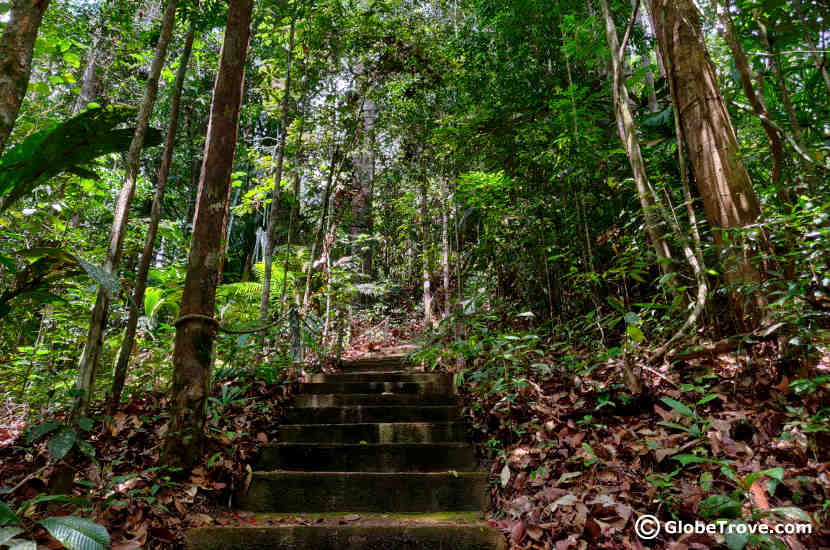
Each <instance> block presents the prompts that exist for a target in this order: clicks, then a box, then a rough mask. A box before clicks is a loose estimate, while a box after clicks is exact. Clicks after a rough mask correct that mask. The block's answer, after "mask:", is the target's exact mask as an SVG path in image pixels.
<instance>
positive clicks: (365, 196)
mask: <svg viewBox="0 0 830 550" xmlns="http://www.w3.org/2000/svg"><path fill="white" fill-rule="evenodd" d="M364 97H365V94H364ZM374 125H375V104H374V102H373V101H372V100H371V99H369V98H366V99H365V100H364V109H363V117H362V119H361V130H362V132H361V133H362V134H363V146H362V147H361V148H360V150H359V151H358V152H357V153H356V154H355V155H354V156H353V158H352V165H353V167H354V180H355V194H354V196H353V197H352V204H351V206H352V238H353V239H354V241H355V244H354V245H353V252H352V253H353V254H354V255H356V256H357V257H359V258H360V263H361V266H360V268H361V271H362V272H363V274H364V275H371V274H372V254H373V245H372V244H371V242H369V243H358V242H357V241H358V239H359V238H360V236H361V235H363V236H367V237H368V236H369V235H371V233H372V193H373V191H374V189H373V188H374V154H373V152H372V131H373V128H374Z"/></svg>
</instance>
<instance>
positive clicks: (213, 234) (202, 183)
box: [162, 0, 253, 469]
mask: <svg viewBox="0 0 830 550" xmlns="http://www.w3.org/2000/svg"><path fill="white" fill-rule="evenodd" d="M252 11H253V0H230V5H229V6H228V19H227V27H226V30H225V40H224V43H223V44H222V53H221V55H220V61H219V71H218V73H217V75H216V83H215V85H214V89H213V103H212V105H211V110H210V122H209V124H208V135H207V140H206V142H205V155H204V161H203V163H202V173H201V177H200V178H199V194H198V199H197V206H196V214H195V217H194V223H193V239H192V241H191V245H190V254H189V257H188V269H187V276H186V277H185V283H184V292H183V293H182V302H181V315H182V318H181V319H180V321H179V322H177V327H176V343H175V348H174V351H173V389H172V406H171V421H170V429H169V430H168V432H167V437H166V439H165V442H164V450H163V453H162V458H163V460H164V462H165V463H167V464H168V465H171V466H181V467H183V468H185V469H189V468H190V467H192V465H193V464H194V463H196V462H197V461H198V460H199V459H200V458H201V453H202V443H203V440H204V427H205V414H206V404H207V398H208V386H209V380H210V371H211V363H212V358H213V340H214V337H215V332H216V323H215V322H211V321H207V320H205V319H203V318H202V317H201V316H204V317H209V318H212V317H213V316H214V309H215V305H216V284H217V282H218V278H219V251H220V249H221V246H222V236H223V235H224V229H225V228H224V227H222V224H223V223H224V216H223V215H222V214H223V213H224V212H225V211H226V210H227V208H228V202H229V200H230V176H231V172H232V170H233V160H234V153H235V151H236V139H237V133H238V130H239V110H240V106H241V104H242V92H243V87H244V80H245V60H246V58H247V54H248V42H249V38H250V27H251V13H252ZM187 316H199V317H189V318H188V317H187Z"/></svg>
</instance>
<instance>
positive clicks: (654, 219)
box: [600, 0, 673, 274]
mask: <svg viewBox="0 0 830 550" xmlns="http://www.w3.org/2000/svg"><path fill="white" fill-rule="evenodd" d="M600 4H601V5H602V13H603V18H604V19H605V36H606V40H607V41H608V47H609V49H610V50H611V70H612V74H613V77H612V86H613V89H612V91H613V96H614V111H615V114H616V120H617V131H618V132H619V136H620V140H621V141H622V143H623V147H625V152H626V154H627V155H628V162H629V164H630V165H631V171H632V172H633V174H634V183H635V186H636V187H637V196H638V197H639V199H640V206H641V207H642V209H643V217H644V218H645V222H646V232H647V233H648V236H649V239H650V240H651V245H652V246H653V247H654V252H655V254H656V255H657V261H658V262H659V263H660V270H661V271H662V272H663V274H668V273H671V272H672V271H673V269H672V256H671V249H670V248H669V245H668V243H667V242H666V240H665V239H664V238H663V235H662V234H661V233H660V230H659V225H660V224H659V221H660V220H659V217H658V216H657V213H656V211H655V204H654V200H653V199H652V193H651V192H650V190H649V188H650V186H651V184H650V183H649V181H648V174H647V173H646V163H645V161H644V160H643V153H642V150H641V149H640V141H639V139H638V138H637V127H636V126H635V125H634V116H633V114H632V113H631V108H630V106H629V105H630V101H629V96H628V88H627V87H626V85H625V81H624V80H623V78H622V69H623V68H622V60H623V54H624V52H623V51H620V43H619V39H618V38H617V26H616V24H615V23H614V19H613V17H612V16H611V12H610V10H609V9H608V2H607V0H600ZM636 9H638V10H639V2H638V3H637V4H636ZM635 15H636V14H635ZM632 23H633V21H632ZM628 36H630V32H628V33H626V40H627V38H628ZM625 46H626V44H623V48H624V47H625Z"/></svg>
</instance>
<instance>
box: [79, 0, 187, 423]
mask: <svg viewBox="0 0 830 550" xmlns="http://www.w3.org/2000/svg"><path fill="white" fill-rule="evenodd" d="M177 3H178V0H168V3H167V7H166V9H165V11H164V18H163V20H162V24H161V34H160V35H159V40H158V43H157V44H156V51H155V54H154V57H153V63H152V66H151V68H150V74H149V75H148V76H147V82H146V83H145V86H144V98H143V99H142V101H141V107H140V108H139V111H138V118H137V120H136V126H135V133H134V134H133V139H132V142H131V143H130V149H129V151H128V152H127V165H126V168H125V175H124V185H123V186H122V187H121V192H120V194H119V196H118V201H117V202H116V204H115V215H114V217H113V220H112V229H111V230H110V240H109V246H108V247H107V256H106V258H105V260H104V270H105V271H106V272H107V273H110V274H112V273H115V272H116V271H117V270H118V260H119V259H120V257H121V245H122V244H123V242H124V235H125V234H126V232H127V219H128V217H129V213H130V205H131V204H132V201H133V195H134V194H135V185H136V179H137V177H138V164H139V161H140V160H141V149H142V146H143V145H144V137H145V136H146V134H147V127H148V126H149V123H150V115H151V114H152V113H153V107H154V106H155V104H156V96H157V95H158V83H159V76H160V75H161V69H162V67H163V66H164V58H165V56H166V55H167V46H168V44H169V42H170V37H171V35H172V34H173V26H174V24H175V15H176V5H177ZM110 298H111V297H110V296H109V294H108V291H107V290H106V289H104V288H103V287H100V288H99V289H98V296H97V297H96V300H95V306H94V307H93V309H92V315H91V319H90V323H89V330H88V331H87V336H86V344H85V345H84V349H83V352H82V353H81V359H80V361H79V363H78V380H77V382H76V383H75V389H76V390H78V391H79V394H78V397H77V398H76V401H75V405H74V407H73V412H72V414H73V418H76V419H77V418H79V417H80V416H84V415H86V411H87V407H88V405H89V400H90V399H91V397H92V391H93V387H94V385H95V372H96V370H97V366H98V356H99V355H100V353H101V347H102V346H103V337H104V329H105V328H106V325H107V314H108V310H109V303H110Z"/></svg>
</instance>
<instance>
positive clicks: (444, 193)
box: [441, 176, 450, 317]
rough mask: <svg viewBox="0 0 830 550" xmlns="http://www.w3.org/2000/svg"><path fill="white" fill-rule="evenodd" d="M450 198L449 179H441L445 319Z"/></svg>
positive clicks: (447, 309)
mask: <svg viewBox="0 0 830 550" xmlns="http://www.w3.org/2000/svg"><path fill="white" fill-rule="evenodd" d="M449 209H450V198H449V189H448V186H447V179H446V178H445V177H443V176H442V177H441V263H442V264H443V265H442V267H443V268H444V317H449V316H450V236H449Z"/></svg>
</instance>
